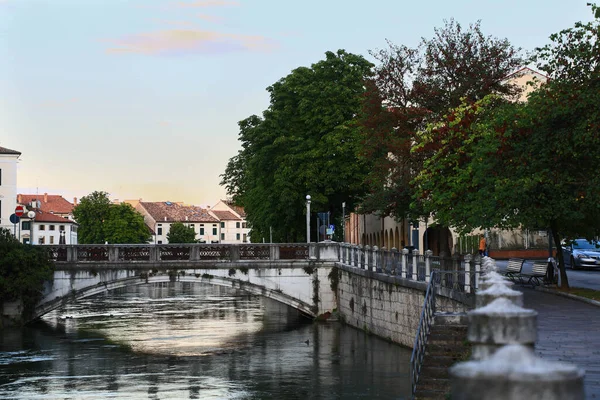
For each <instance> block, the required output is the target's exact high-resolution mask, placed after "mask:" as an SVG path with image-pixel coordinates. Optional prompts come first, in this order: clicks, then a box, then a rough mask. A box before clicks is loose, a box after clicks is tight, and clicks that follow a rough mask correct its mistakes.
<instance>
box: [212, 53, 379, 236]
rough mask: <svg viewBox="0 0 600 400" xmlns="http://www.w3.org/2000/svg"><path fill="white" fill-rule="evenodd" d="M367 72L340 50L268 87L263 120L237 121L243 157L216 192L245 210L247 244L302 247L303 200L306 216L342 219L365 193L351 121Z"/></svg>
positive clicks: (361, 63)
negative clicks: (286, 243) (249, 240)
mask: <svg viewBox="0 0 600 400" xmlns="http://www.w3.org/2000/svg"><path fill="white" fill-rule="evenodd" d="M371 67H372V65H371V63H369V62H368V61H367V60H365V59H364V58H363V57H362V56H359V55H355V54H352V53H348V52H346V51H344V50H338V51H337V52H336V53H333V52H327V53H326V54H325V59H324V60H321V61H318V62H317V63H315V64H313V65H311V66H310V67H299V68H296V69H295V70H293V71H292V72H291V73H290V74H289V75H287V76H286V77H284V78H282V79H280V80H279V81H277V82H276V83H274V84H273V85H272V86H270V87H268V88H267V91H268V92H269V93H270V97H271V101H270V105H269V108H268V109H267V110H265V111H264V112H263V116H262V117H258V116H256V115H252V116H250V117H248V118H246V119H244V120H242V121H240V122H239V127H240V134H239V139H240V141H241V143H242V150H240V152H239V153H238V154H237V155H236V156H235V157H232V158H231V159H230V160H229V163H228V165H227V168H226V170H225V173H224V174H223V175H221V177H222V182H221V184H222V185H225V187H226V189H227V192H228V194H229V195H230V196H232V198H233V200H234V202H235V203H236V204H238V205H241V206H243V207H244V208H245V210H246V213H247V215H248V222H249V224H250V226H251V229H252V235H251V237H252V240H257V241H259V240H261V239H262V238H264V237H269V232H270V228H272V233H273V239H274V240H275V241H302V240H304V239H305V235H306V225H305V224H306V222H305V209H306V206H305V201H306V200H305V197H306V195H307V194H310V195H311V197H312V211H313V212H326V211H331V212H332V214H333V215H337V214H341V208H342V207H341V205H342V202H346V207H347V209H348V210H352V209H353V207H354V205H355V203H356V200H357V198H358V197H359V196H360V195H362V194H363V193H364V190H365V188H364V186H363V184H362V183H363V181H364V177H365V174H366V171H367V170H368V165H369V162H368V160H364V159H363V160H359V159H358V157H357V156H358V151H359V145H360V140H361V138H360V133H359V127H358V125H357V124H356V122H355V118H356V116H357V114H358V113H359V111H360V107H361V100H362V96H363V94H364V90H365V89H364V78H365V77H366V76H368V75H369V74H370V69H371Z"/></svg>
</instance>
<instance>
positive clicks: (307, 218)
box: [306, 194, 310, 243]
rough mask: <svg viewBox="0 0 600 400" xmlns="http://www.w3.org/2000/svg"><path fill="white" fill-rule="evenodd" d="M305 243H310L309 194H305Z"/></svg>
mask: <svg viewBox="0 0 600 400" xmlns="http://www.w3.org/2000/svg"><path fill="white" fill-rule="evenodd" d="M306 243H310V194H307V195H306Z"/></svg>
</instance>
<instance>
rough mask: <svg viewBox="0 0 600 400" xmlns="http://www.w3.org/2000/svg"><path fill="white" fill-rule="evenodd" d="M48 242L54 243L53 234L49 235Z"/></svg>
mask: <svg viewBox="0 0 600 400" xmlns="http://www.w3.org/2000/svg"><path fill="white" fill-rule="evenodd" d="M50 244H54V236H50Z"/></svg>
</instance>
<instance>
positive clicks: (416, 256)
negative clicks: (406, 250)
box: [412, 249, 419, 281]
mask: <svg viewBox="0 0 600 400" xmlns="http://www.w3.org/2000/svg"><path fill="white" fill-rule="evenodd" d="M418 259H419V250H416V249H415V250H413V270H412V279H413V281H416V280H418V275H417V272H418V271H417V270H418V268H417V266H418Z"/></svg>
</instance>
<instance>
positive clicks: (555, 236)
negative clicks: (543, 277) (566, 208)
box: [552, 226, 569, 289]
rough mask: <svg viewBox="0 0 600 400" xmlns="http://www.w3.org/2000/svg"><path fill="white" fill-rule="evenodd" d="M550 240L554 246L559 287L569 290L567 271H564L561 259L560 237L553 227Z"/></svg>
mask: <svg viewBox="0 0 600 400" xmlns="http://www.w3.org/2000/svg"><path fill="white" fill-rule="evenodd" d="M552 239H553V240H554V244H555V245H556V258H558V269H559V270H560V287H561V288H565V289H568V288H569V278H568V277H567V270H566V269H565V260H564V259H563V252H562V246H561V245H560V244H561V237H560V235H559V234H558V232H557V229H556V227H555V226H552Z"/></svg>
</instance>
